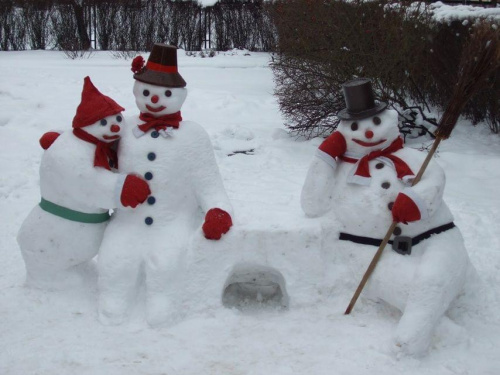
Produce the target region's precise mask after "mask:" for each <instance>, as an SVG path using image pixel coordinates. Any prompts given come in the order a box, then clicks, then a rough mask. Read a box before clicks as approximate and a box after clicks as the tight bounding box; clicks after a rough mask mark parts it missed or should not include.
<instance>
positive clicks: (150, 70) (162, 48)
mask: <svg viewBox="0 0 500 375" xmlns="http://www.w3.org/2000/svg"><path fill="white" fill-rule="evenodd" d="M134 78H135V79H136V80H138V81H141V82H145V83H150V84H152V85H157V86H164V87H185V86H186V81H184V78H182V76H181V75H180V74H179V72H178V71H177V47H175V46H169V45H166V44H160V43H156V44H155V45H154V46H153V49H152V51H151V53H150V55H149V58H148V62H147V63H146V66H144V68H143V69H142V70H141V71H139V72H137V73H135V74H134Z"/></svg>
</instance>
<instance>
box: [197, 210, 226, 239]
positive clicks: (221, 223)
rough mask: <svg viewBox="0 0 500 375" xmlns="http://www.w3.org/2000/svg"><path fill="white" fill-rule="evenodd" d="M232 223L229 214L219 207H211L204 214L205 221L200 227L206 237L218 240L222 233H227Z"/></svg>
mask: <svg viewBox="0 0 500 375" xmlns="http://www.w3.org/2000/svg"><path fill="white" fill-rule="evenodd" d="M232 225H233V221H232V220H231V216H230V215H229V214H228V213H227V212H226V211H223V210H221V209H220V208H212V209H211V210H209V211H208V212H207V214H206V215H205V223H204V224H203V227H202V229H203V233H205V238H206V239H209V240H220V238H221V237H222V235H223V234H224V233H227V232H228V231H229V228H231V226H232Z"/></svg>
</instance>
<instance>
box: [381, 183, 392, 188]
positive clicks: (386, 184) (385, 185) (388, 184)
mask: <svg viewBox="0 0 500 375" xmlns="http://www.w3.org/2000/svg"><path fill="white" fill-rule="evenodd" d="M381 186H382V189H389V188H390V187H391V184H390V183H389V182H387V181H386V182H383V183H382V185H381Z"/></svg>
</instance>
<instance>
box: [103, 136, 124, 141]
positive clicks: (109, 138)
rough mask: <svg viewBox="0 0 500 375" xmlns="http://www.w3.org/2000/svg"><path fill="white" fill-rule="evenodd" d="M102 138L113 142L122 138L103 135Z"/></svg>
mask: <svg viewBox="0 0 500 375" xmlns="http://www.w3.org/2000/svg"><path fill="white" fill-rule="evenodd" d="M102 137H103V138H104V139H106V140H108V141H112V140H114V139H118V138H120V136H119V135H103V136H102Z"/></svg>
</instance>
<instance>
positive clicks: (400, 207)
mask: <svg viewBox="0 0 500 375" xmlns="http://www.w3.org/2000/svg"><path fill="white" fill-rule="evenodd" d="M419 206H420V205H419V199H418V197H417V196H416V195H415V194H414V193H413V192H412V190H411V189H409V188H408V189H405V190H403V191H402V192H401V193H399V194H398V196H397V197H396V200H395V201H394V205H393V206H392V218H393V220H394V221H395V222H397V223H403V224H408V223H409V222H412V221H418V220H420V219H422V213H421V210H420V208H421V207H419Z"/></svg>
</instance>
